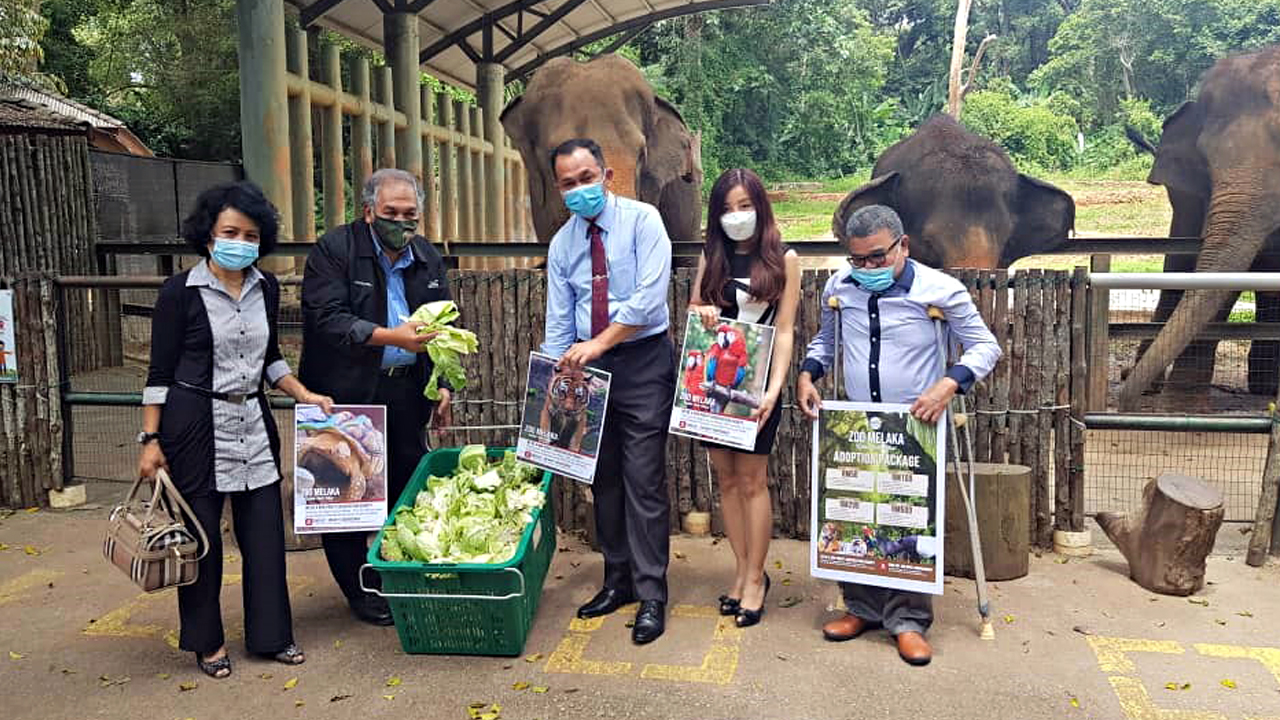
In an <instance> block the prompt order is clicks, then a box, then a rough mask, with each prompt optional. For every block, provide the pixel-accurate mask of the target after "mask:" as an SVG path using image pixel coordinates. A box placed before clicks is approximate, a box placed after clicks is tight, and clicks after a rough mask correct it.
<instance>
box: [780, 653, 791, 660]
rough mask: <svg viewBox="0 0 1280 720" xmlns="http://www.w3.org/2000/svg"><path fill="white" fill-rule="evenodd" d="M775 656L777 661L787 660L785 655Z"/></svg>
mask: <svg viewBox="0 0 1280 720" xmlns="http://www.w3.org/2000/svg"><path fill="white" fill-rule="evenodd" d="M777 655H778V659H779V660H788V659H789V658H788V657H787V656H786V655H783V654H782V653H777Z"/></svg>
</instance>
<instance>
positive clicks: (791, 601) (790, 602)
mask: <svg viewBox="0 0 1280 720" xmlns="http://www.w3.org/2000/svg"><path fill="white" fill-rule="evenodd" d="M802 602H804V598H802V597H796V596H795V595H788V596H787V597H784V598H782V599H781V600H779V601H778V607H780V608H789V607H795V606H796V605H799V604H800V603H802Z"/></svg>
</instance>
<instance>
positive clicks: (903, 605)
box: [840, 582, 933, 635]
mask: <svg viewBox="0 0 1280 720" xmlns="http://www.w3.org/2000/svg"><path fill="white" fill-rule="evenodd" d="M840 590H841V591H842V592H843V593H844V604H845V607H846V608H847V609H848V610H849V612H850V613H851V614H853V615H856V616H858V617H860V618H862V619H863V620H868V621H870V622H873V623H880V624H882V625H884V629H885V630H888V631H889V633H890V634H891V635H897V634H899V633H904V632H918V633H920V634H922V635H923V634H924V633H925V632H926V631H927V630H928V629H929V626H930V625H932V624H933V596H932V595H928V594H925V593H913V592H905V591H903V590H890V589H888V588H882V587H874V586H872V585H855V584H854V583H845V582H842V583H840Z"/></svg>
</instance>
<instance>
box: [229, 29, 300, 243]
mask: <svg viewBox="0 0 1280 720" xmlns="http://www.w3.org/2000/svg"><path fill="white" fill-rule="evenodd" d="M286 32H287V33H288V37H289V42H288V45H287V51H288V52H287V54H286V57H287V58H288V60H287V62H288V67H289V72H291V73H293V74H294V75H296V76H298V77H299V78H301V79H302V80H303V81H304V82H303V83H302V92H301V93H299V94H298V95H295V96H294V97H291V98H289V128H290V133H289V172H290V177H289V186H290V187H291V188H292V190H293V197H292V202H291V207H292V208H293V238H294V239H295V240H297V241H299V242H303V241H308V240H315V238H316V213H315V202H316V189H315V161H314V160H313V159H312V157H313V156H312V151H311V138H312V130H311V91H310V90H309V89H308V88H309V86H310V83H308V82H305V81H306V80H308V79H310V77H311V69H310V60H309V59H308V55H307V32H306V31H305V30H299V29H297V28H291V29H289V30H287V31H286ZM246 159H247V158H246Z"/></svg>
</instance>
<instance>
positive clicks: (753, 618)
mask: <svg viewBox="0 0 1280 720" xmlns="http://www.w3.org/2000/svg"><path fill="white" fill-rule="evenodd" d="M771 585H773V583H772V582H771V581H770V580H769V573H765V574H764V597H762V598H761V599H760V607H758V608H756V609H755V610H751V609H748V608H744V607H740V608H738V616H737V617H736V618H734V620H733V621H734V623H735V624H736V625H737V626H738V627H740V628H744V627H751V626H752V625H755V624H757V623H759V622H760V618H762V617H764V609H765V606H767V605H768V604H769V587H770V586H771Z"/></svg>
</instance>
